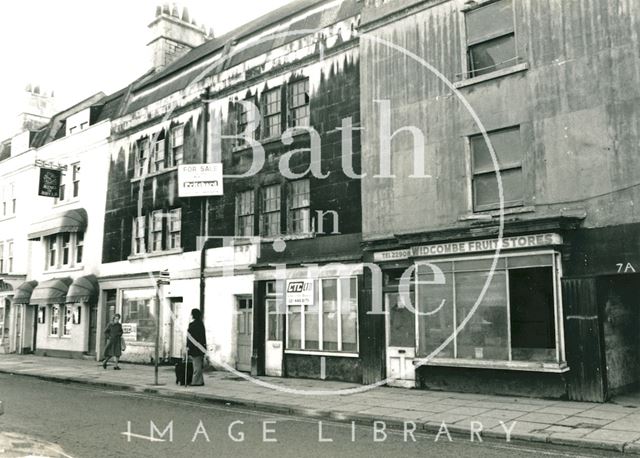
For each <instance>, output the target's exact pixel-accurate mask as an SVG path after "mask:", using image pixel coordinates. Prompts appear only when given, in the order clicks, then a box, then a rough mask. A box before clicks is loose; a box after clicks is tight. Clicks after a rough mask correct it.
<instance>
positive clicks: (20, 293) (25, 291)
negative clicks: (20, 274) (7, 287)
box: [12, 280, 38, 304]
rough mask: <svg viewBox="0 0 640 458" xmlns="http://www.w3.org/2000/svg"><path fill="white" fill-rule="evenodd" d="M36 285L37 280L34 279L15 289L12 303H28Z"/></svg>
mask: <svg viewBox="0 0 640 458" xmlns="http://www.w3.org/2000/svg"><path fill="white" fill-rule="evenodd" d="M36 286H38V282H37V281H35V280H30V281H26V282H24V283H23V284H21V285H20V286H18V288H17V289H16V292H15V293H14V294H13V300H12V302H13V303H14V304H29V303H31V294H32V293H33V290H34V289H35V288H36Z"/></svg>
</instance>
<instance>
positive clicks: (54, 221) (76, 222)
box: [27, 208, 87, 240]
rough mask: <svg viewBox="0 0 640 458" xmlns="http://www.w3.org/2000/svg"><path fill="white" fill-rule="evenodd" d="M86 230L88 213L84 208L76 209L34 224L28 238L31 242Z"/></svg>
mask: <svg viewBox="0 0 640 458" xmlns="http://www.w3.org/2000/svg"><path fill="white" fill-rule="evenodd" d="M86 229H87V211H86V210H85V209H84V208H74V209H73V210H67V211H65V212H63V213H57V214H55V215H51V216H49V217H47V218H45V219H43V220H42V221H39V222H37V223H33V224H32V225H31V227H30V228H29V235H28V236H27V237H28V239H29V240H34V239H39V238H40V237H45V236H47V235H53V234H60V233H62V232H83V231H84V230H86Z"/></svg>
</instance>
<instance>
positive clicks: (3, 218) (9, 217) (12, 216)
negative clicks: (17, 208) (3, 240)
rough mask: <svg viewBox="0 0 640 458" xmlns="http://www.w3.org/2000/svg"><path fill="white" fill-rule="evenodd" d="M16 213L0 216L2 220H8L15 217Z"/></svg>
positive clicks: (0, 220)
mask: <svg viewBox="0 0 640 458" xmlns="http://www.w3.org/2000/svg"><path fill="white" fill-rule="evenodd" d="M15 217H16V214H15V213H14V214H12V215H6V216H0V222H2V221H8V220H10V219H15Z"/></svg>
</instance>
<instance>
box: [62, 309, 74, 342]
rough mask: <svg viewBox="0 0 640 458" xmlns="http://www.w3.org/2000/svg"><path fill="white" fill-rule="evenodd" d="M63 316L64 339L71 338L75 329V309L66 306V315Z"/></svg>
mask: <svg viewBox="0 0 640 458" xmlns="http://www.w3.org/2000/svg"><path fill="white" fill-rule="evenodd" d="M61 315H62V318H63V319H62V334H60V337H62V338H67V339H69V338H71V330H72V329H73V308H72V307H71V306H69V305H67V304H65V305H64V313H63V314H61Z"/></svg>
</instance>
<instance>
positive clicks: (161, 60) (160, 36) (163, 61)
mask: <svg viewBox="0 0 640 458" xmlns="http://www.w3.org/2000/svg"><path fill="white" fill-rule="evenodd" d="M149 29H150V30H151V41H150V42H149V44H148V45H147V46H148V47H149V48H150V49H151V59H152V65H153V68H154V69H155V70H156V71H158V70H161V69H163V68H164V67H166V66H167V65H169V64H170V63H171V62H173V61H174V60H176V59H178V58H179V57H181V56H183V55H184V54H186V53H187V52H188V51H189V50H191V49H193V48H195V47H197V46H200V45H201V44H203V43H204V42H205V41H207V40H209V39H211V38H213V30H211V29H209V32H207V29H206V27H204V26H198V25H196V22H195V20H194V19H193V18H191V17H190V15H189V11H188V10H187V8H186V7H185V8H183V9H182V14H180V11H179V9H178V6H177V5H176V4H175V3H174V4H173V5H171V6H169V4H168V3H165V4H163V5H158V6H157V7H156V17H155V19H154V20H153V21H152V22H151V24H149Z"/></svg>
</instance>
